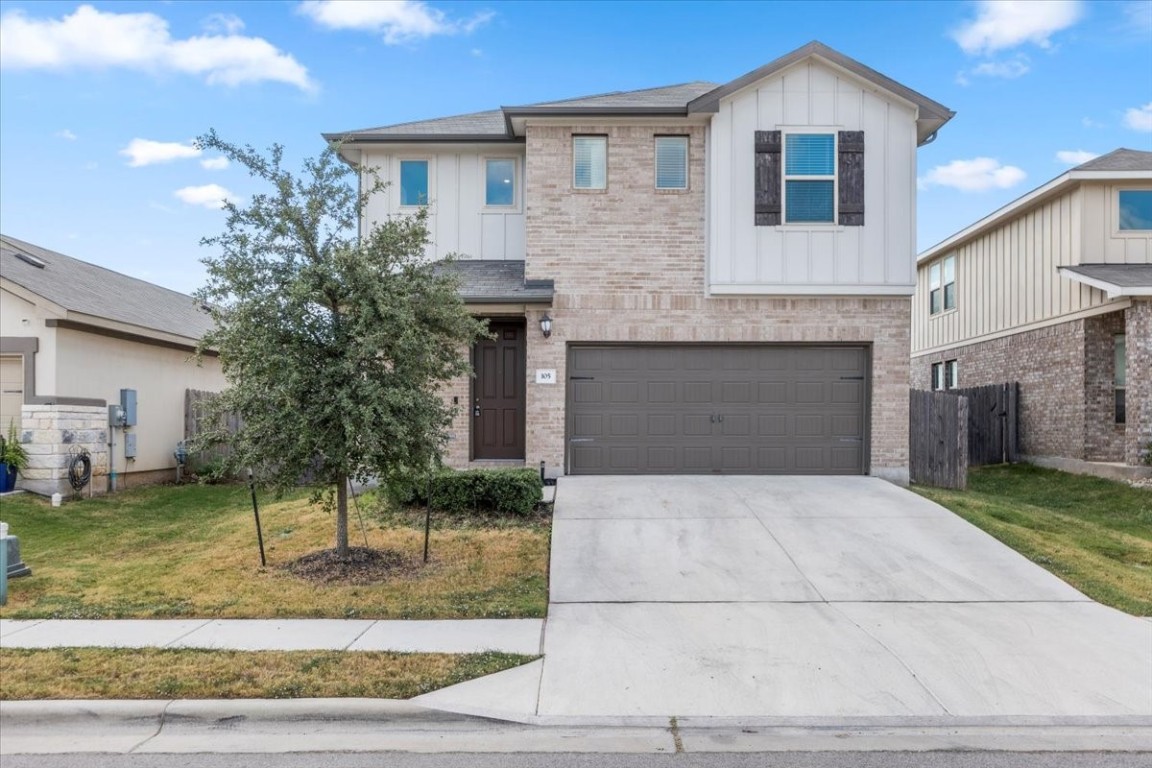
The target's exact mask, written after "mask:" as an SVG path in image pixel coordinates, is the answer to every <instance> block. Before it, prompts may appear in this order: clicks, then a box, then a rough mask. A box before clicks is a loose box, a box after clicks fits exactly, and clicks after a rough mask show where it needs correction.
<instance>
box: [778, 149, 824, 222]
mask: <svg viewBox="0 0 1152 768" xmlns="http://www.w3.org/2000/svg"><path fill="white" fill-rule="evenodd" d="M835 221H836V135H835V134H832V133H789V134H785V136H784V223H785V224H831V223H833V222H835Z"/></svg>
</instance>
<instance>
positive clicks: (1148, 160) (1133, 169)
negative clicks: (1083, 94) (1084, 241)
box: [916, 147, 1152, 263]
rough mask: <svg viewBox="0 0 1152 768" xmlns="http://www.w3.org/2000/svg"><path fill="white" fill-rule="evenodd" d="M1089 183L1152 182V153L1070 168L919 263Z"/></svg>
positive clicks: (1125, 152)
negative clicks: (1084, 183) (1052, 198)
mask: <svg viewBox="0 0 1152 768" xmlns="http://www.w3.org/2000/svg"><path fill="white" fill-rule="evenodd" d="M1085 181H1152V152H1142V151H1140V150H1137V149H1126V148H1124V147H1121V148H1119V149H1114V150H1112V151H1111V152H1109V153H1108V154H1106V155H1101V156H1100V157H1097V158H1096V159H1094V160H1089V161H1088V162H1086V163H1081V164H1080V165H1078V166H1076V167H1075V168H1070V169H1069V170H1067V171H1065V172H1064V173H1062V174H1060V175H1059V176H1057V177H1056V178H1054V179H1052V180H1051V181H1049V182H1047V183H1045V184H1042V185H1040V186H1039V187H1037V188H1036V189H1034V190H1032V191H1031V192H1029V193H1027V194H1025V195H1022V196H1021V197H1018V198H1016V199H1015V200H1013V201H1012V202H1010V203H1008V204H1007V205H1005V206H1003V207H1001V208H999V209H997V210H995V211H993V212H992V213H990V214H988V215H987V216H985V217H984V218H982V219H980V220H979V221H977V222H976V223H974V224H970V225H969V226H967V227H965V228H964V229H962V230H960V231H959V232H957V233H956V234H954V235H952V236H950V237H947V238H945V239H944V240H941V241H940V242H938V243H936V245H934V246H932V247H931V248H928V249H927V250H925V251H923V252H922V253H921V254H920V255H919V256H917V257H916V261H917V263H923V262H925V261H928V260H930V259H933V258H935V257H937V256H939V255H940V254H941V253H942V252H944V251H948V250H951V249H953V248H955V247H956V246H958V245H960V244H962V243H964V242H966V241H968V240H971V239H972V238H974V237H978V236H979V235H981V234H983V233H984V232H986V231H988V230H989V229H992V228H993V227H997V226H999V225H1000V224H1001V223H1003V222H1004V221H1006V220H1008V219H1010V218H1012V217H1014V216H1016V215H1017V214H1020V213H1022V212H1024V211H1026V210H1028V209H1029V208H1031V207H1032V206H1034V205H1038V204H1040V203H1041V202H1043V201H1045V200H1047V199H1049V198H1051V197H1054V196H1056V195H1059V194H1062V193H1064V192H1065V191H1066V190H1068V189H1071V188H1072V187H1074V186H1076V185H1077V184H1080V183H1081V182H1085Z"/></svg>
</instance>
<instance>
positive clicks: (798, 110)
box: [325, 43, 953, 481]
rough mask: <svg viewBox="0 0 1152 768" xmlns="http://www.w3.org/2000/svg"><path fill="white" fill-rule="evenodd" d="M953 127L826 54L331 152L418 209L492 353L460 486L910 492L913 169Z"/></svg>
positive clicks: (467, 390) (461, 450)
mask: <svg viewBox="0 0 1152 768" xmlns="http://www.w3.org/2000/svg"><path fill="white" fill-rule="evenodd" d="M952 115H953V113H952V112H951V111H950V110H948V109H947V108H945V107H944V106H942V105H940V104H938V103H937V102H935V101H933V100H931V99H929V98H927V97H925V96H923V95H921V94H919V93H917V92H915V91H913V90H911V89H909V88H907V87H905V86H903V85H900V84H899V83H897V82H895V81H893V80H891V79H889V78H888V77H885V76H884V75H881V74H880V73H878V72H876V71H874V70H872V69H869V68H868V67H866V66H864V65H863V64H860V63H859V62H856V61H854V60H852V59H850V58H848V57H846V56H844V55H842V54H840V53H838V52H836V51H833V50H831V49H830V48H827V47H826V46H824V45H821V44H819V43H811V44H809V45H807V46H804V47H803V48H800V49H798V50H796V51H794V52H792V53H789V54H787V55H785V56H783V57H782V58H779V59H777V60H776V61H773V62H771V63H769V64H767V65H765V66H764V67H761V68H760V69H757V70H755V71H753V72H750V73H748V74H746V75H744V76H742V77H739V78H737V79H735V80H733V81H731V82H729V83H725V84H716V83H705V82H694V83H686V84H681V85H673V86H667V87H662V88H651V89H646V90H640V91H630V92H617V93H608V94H602V95H598V96H591V97H586V98H578V99H568V100H565V101H555V102H546V103H539V104H532V105H529V106H520V107H502V108H500V109H494V110H491V111H489V112H480V113H474V114H468V115H462V116H457V117H449V118H441V119H435V120H426V121H421V122H415V123H407V124H402V125H390V126H384V127H381V128H375V129H369V130H360V131H351V132H347V133H332V134H326V135H325V138H326V139H329V140H342V141H343V145H342V148H341V153H342V154H343V156H344V157H345V158H346V159H347V160H348V161H349V162H351V163H352V164H354V165H357V166H360V167H371V168H374V169H376V170H377V171H378V172H379V174H380V176H381V177H382V178H383V179H384V180H385V181H387V182H389V183H390V186H389V188H388V190H387V192H386V194H384V195H382V196H380V197H379V199H376V200H373V201H372V202H370V204H369V207H368V209H367V213H366V220H368V221H379V220H383V219H384V218H386V217H388V216H393V215H398V214H406V213H411V212H414V211H416V210H418V208H419V206H421V205H425V204H426V205H427V206H428V209H429V211H430V214H431V216H430V230H431V237H432V241H433V245H432V246H431V249H430V255H431V256H433V257H435V258H440V257H443V256H446V255H448V254H451V253H455V254H458V255H459V259H460V261H458V262H457V266H456V268H457V269H458V270H459V271H460V274H461V279H462V288H461V290H462V292H463V295H464V298H465V301H466V303H467V304H468V306H469V307H470V308H471V310H472V311H473V312H474V313H475V314H477V315H479V316H483V317H486V318H488V319H489V320H490V321H491V329H492V331H493V332H494V338H493V339H492V340H491V341H485V342H482V343H480V344H478V345H477V346H476V348H475V349H474V350H473V352H472V360H473V365H474V368H475V378H474V379H470V378H461V379H460V380H458V381H456V382H454V383H453V384H452V385H451V386H450V387H447V388H446V390H445V396H446V397H448V398H450V400H451V402H452V403H454V404H456V405H458V406H459V408H460V410H459V415H458V417H457V419H456V421H455V424H454V427H453V434H452V435H451V440H450V444H449V445H448V450H447V460H448V462H449V463H450V464H451V465H453V466H456V467H467V466H477V465H488V464H491V463H493V462H504V463H509V464H513V465H516V464H527V465H528V466H537V465H538V464H539V463H540V462H545V463H546V466H547V472H548V474H550V475H555V474H562V473H564V474H582V473H587V474H604V473H617V474H645V473H648V474H656V473H781V474H803V473H809V474H814V473H829V474H832V473H838V474H874V475H879V476H882V477H887V478H891V479H894V480H898V481H899V480H906V478H907V466H908V348H909V339H908V332H909V327H910V319H911V294H912V291H913V289H914V283H915V245H914V243H915V231H914V230H915V220H916V217H915V207H916V149H917V147H919V146H921V145H923V144H925V143H927V142H929V141H931V140H932V139H933V138H934V137H935V136H936V132H937V131H938V130H939V129H940V127H941V126H943V125H944V124H945V123H946V122H947V121H948V120H949V119H951V117H952Z"/></svg>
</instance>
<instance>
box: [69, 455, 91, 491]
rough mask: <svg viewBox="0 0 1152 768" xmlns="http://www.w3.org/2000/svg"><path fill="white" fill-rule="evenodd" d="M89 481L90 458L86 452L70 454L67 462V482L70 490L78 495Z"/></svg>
mask: <svg viewBox="0 0 1152 768" xmlns="http://www.w3.org/2000/svg"><path fill="white" fill-rule="evenodd" d="M91 479H92V457H91V456H89V455H88V451H80V452H79V453H74V454H72V458H71V459H69V460H68V482H69V483H70V484H71V486H72V490H74V491H76V492H77V493H79V492H80V491H81V489H82V488H84V486H86V485H88V482H89V481H90V480H91Z"/></svg>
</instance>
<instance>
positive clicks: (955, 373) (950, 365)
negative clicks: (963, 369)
mask: <svg viewBox="0 0 1152 768" xmlns="http://www.w3.org/2000/svg"><path fill="white" fill-rule="evenodd" d="M949 373H951V375H952V383H951V384H949V383H948V375H949ZM944 389H946V390H952V389H960V361H959V360H945V361H944Z"/></svg>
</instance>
